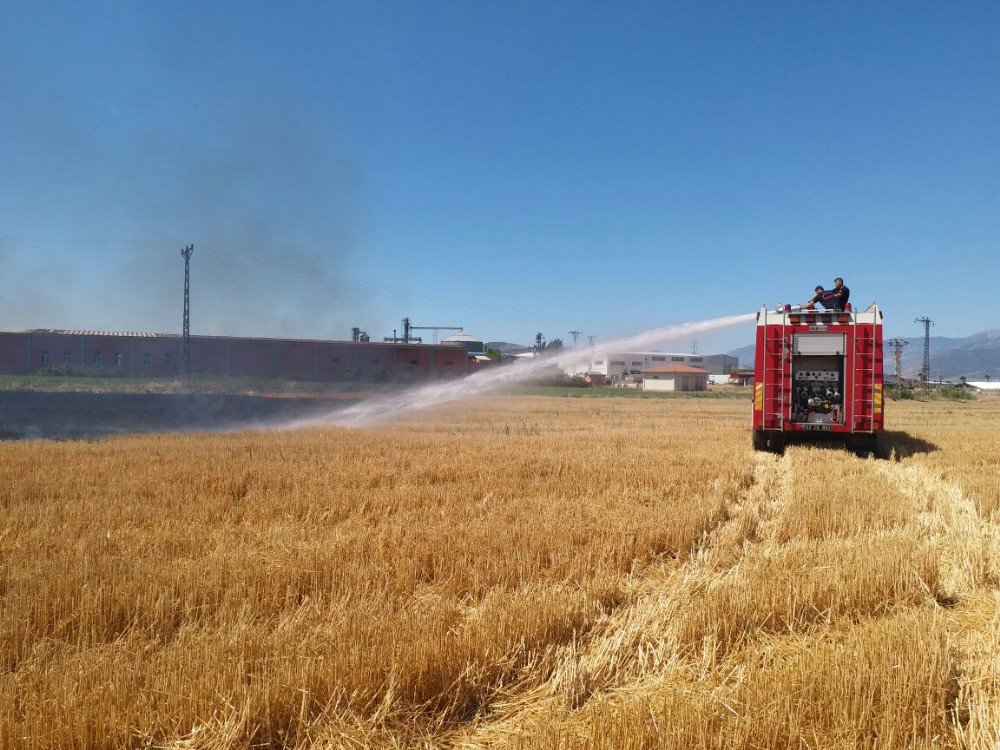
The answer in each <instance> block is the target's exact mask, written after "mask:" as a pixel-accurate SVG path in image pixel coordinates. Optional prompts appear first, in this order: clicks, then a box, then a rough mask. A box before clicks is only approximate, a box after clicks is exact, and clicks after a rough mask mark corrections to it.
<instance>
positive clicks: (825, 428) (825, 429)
mask: <svg viewBox="0 0 1000 750" xmlns="http://www.w3.org/2000/svg"><path fill="white" fill-rule="evenodd" d="M802 429H803V430H819V431H820V432H829V431H830V425H828V424H804V425H802Z"/></svg>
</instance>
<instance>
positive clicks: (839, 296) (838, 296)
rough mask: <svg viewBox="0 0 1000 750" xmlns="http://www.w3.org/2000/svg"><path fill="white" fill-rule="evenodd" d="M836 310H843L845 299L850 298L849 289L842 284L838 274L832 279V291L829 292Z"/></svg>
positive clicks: (842, 281)
mask: <svg viewBox="0 0 1000 750" xmlns="http://www.w3.org/2000/svg"><path fill="white" fill-rule="evenodd" d="M831 295H832V296H833V299H834V301H835V302H836V303H837V304H836V309H837V310H843V309H844V306H845V305H846V304H847V300H849V299H850V298H851V290H850V289H848V288H847V287H846V286H844V280H843V279H842V278H840V277H839V276H838V277H837V278H835V279H834V280H833V291H832V292H831Z"/></svg>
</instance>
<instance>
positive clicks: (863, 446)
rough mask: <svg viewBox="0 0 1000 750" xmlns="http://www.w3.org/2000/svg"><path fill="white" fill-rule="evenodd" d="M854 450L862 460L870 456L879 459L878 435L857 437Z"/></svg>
mask: <svg viewBox="0 0 1000 750" xmlns="http://www.w3.org/2000/svg"><path fill="white" fill-rule="evenodd" d="M854 450H855V452H856V453H857V454H858V456H860V457H861V458H868V456H869V455H871V456H874V457H875V458H878V435H875V434H874V433H873V434H871V435H857V436H856V437H855V438H854Z"/></svg>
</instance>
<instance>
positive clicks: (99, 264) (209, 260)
mask: <svg viewBox="0 0 1000 750" xmlns="http://www.w3.org/2000/svg"><path fill="white" fill-rule="evenodd" d="M14 63H16V58H14V57H13V56H10V55H0V67H3V68H5V69H6V73H5V74H4V80H3V88H4V90H5V91H6V92H7V93H8V96H9V99H8V100H9V101H16V102H17V103H18V106H16V107H11V108H10V111H9V112H8V114H9V118H7V122H6V123H5V124H0V162H2V163H3V164H4V165H5V168H4V172H5V175H6V177H7V178H8V187H10V188H11V189H10V190H5V191H2V193H3V195H0V217H3V221H2V222H0V235H5V236H6V238H2V239H0V258H2V260H3V268H4V282H5V283H4V284H3V289H2V290H0V297H2V298H0V304H2V306H3V309H4V313H5V316H4V321H3V323H2V325H3V326H5V327H24V328H32V327H65V328H76V327H80V328H108V329H143V330H153V331H167V332H169V331H178V330H179V329H180V323H181V320H180V319H181V293H182V284H183V262H182V260H181V258H180V254H179V250H180V248H181V247H183V246H185V245H187V244H189V243H194V245H195V254H194V258H193V259H192V287H191V288H192V292H191V294H192V332H194V333H196V334H229V335H274V336H299V335H306V336H315V337H332V336H338V337H344V336H346V332H347V330H348V328H349V327H350V326H351V325H352V324H354V325H356V324H357V323H358V321H359V318H360V317H361V315H362V314H363V313H364V307H365V304H366V302H365V300H364V299H363V298H362V296H361V295H360V293H358V292H356V291H353V290H349V289H343V288H341V287H337V286H331V285H329V284H325V283H321V282H320V281H319V280H321V279H322V278H323V277H329V276H335V275H339V274H344V273H345V272H347V271H348V268H349V267H350V265H351V261H352V258H353V257H354V254H355V249H356V248H357V246H358V244H359V238H360V237H361V236H362V234H363V233H364V230H365V225H364V218H363V217H364V211H363V203H364V200H363V192H364V180H363V178H362V175H361V170H360V169H359V167H358V166H357V165H356V164H355V163H354V162H353V161H352V159H351V158H350V157H349V155H348V154H349V149H348V148H347V147H346V145H344V144H343V143H342V142H341V141H340V139H338V137H337V135H336V134H335V133H331V132H330V131H329V130H328V129H325V128H322V127H320V126H319V125H318V124H314V123H313V122H312V120H311V118H310V116H309V115H308V112H309V107H308V105H307V104H306V103H305V102H303V101H300V100H297V99H296V98H295V97H294V95H292V94H290V93H287V92H282V93H274V92H273V91H266V92H264V91H260V92H254V93H253V94H251V95H248V96H247V97H245V98H243V99H240V100H237V101H227V102H220V103H219V106H218V109H217V110H216V111H212V112H201V113H196V114H195V115H193V116H192V115H188V116H185V117H184V118H183V122H182V123H180V124H177V123H171V122H170V120H169V118H167V119H165V120H164V121H163V122H162V123H158V122H156V120H155V118H149V117H145V118H143V117H135V115H134V113H132V112H129V114H130V115H132V116H133V117H134V118H135V122H129V123H122V122H119V121H116V119H115V117H114V115H113V114H111V113H109V114H108V117H107V122H104V123H93V122H86V121H85V119H84V118H83V117H81V116H79V113H78V112H75V110H77V109H80V105H79V101H78V97H79V95H78V94H76V93H75V92H73V91H72V90H70V89H64V90H60V89H59V87H58V85H57V84H56V83H53V81H51V80H46V81H45V82H44V83H45V84H46V85H40V82H39V81H38V80H35V79H34V78H32V75H33V74H32V73H31V72H30V71H29V70H28V67H29V66H23V65H21V66H19V65H16V64H14ZM88 114H89V112H88ZM15 176H16V178H15ZM52 239H58V240H71V241H67V242H62V241H60V242H53V241H51V240H52ZM40 240H45V241H40ZM260 259H267V260H269V261H278V262H280V263H281V264H283V265H284V266H286V267H287V269H288V270H289V272H285V270H283V269H275V268H274V267H273V266H270V267H268V266H266V265H264V264H262V263H261V261H260Z"/></svg>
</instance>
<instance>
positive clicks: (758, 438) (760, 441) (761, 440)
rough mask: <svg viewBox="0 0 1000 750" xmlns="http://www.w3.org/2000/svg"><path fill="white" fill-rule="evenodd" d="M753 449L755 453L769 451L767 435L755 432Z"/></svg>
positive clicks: (759, 431) (760, 431)
mask: <svg viewBox="0 0 1000 750" xmlns="http://www.w3.org/2000/svg"><path fill="white" fill-rule="evenodd" d="M753 449H754V450H755V451H766V450H767V433H766V432H764V431H763V430H754V431H753Z"/></svg>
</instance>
